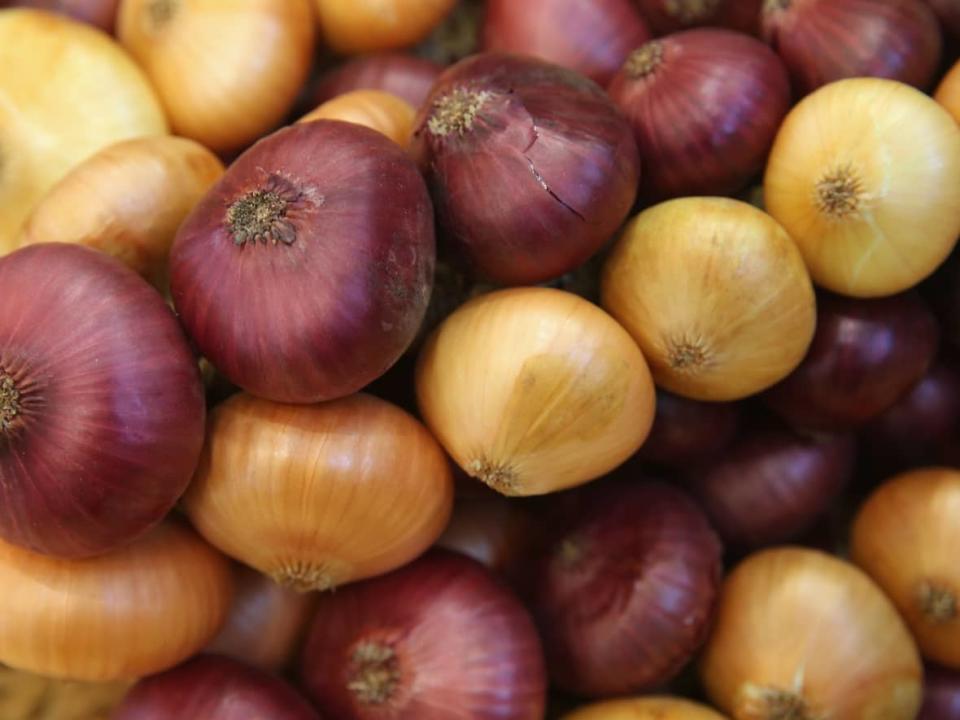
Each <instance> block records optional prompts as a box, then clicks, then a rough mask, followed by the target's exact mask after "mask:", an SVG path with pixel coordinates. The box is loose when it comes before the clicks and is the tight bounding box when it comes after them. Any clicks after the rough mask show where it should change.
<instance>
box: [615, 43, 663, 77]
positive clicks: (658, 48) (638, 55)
mask: <svg viewBox="0 0 960 720" xmlns="http://www.w3.org/2000/svg"><path fill="white" fill-rule="evenodd" d="M662 64H663V43H662V42H660V41H659V40H651V41H650V42H648V43H645V44H643V45H641V46H640V47H639V48H637V49H636V50H634V51H633V52H632V53H630V57H628V58H627V61H626V63H624V66H623V69H624V71H625V72H626V74H627V77H629V78H630V79H631V80H640V79H642V78H645V77H648V76H650V75H653V73H655V72H656V71H657V68H659V67H660V65H662Z"/></svg>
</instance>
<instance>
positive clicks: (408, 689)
mask: <svg viewBox="0 0 960 720" xmlns="http://www.w3.org/2000/svg"><path fill="white" fill-rule="evenodd" d="M300 675H301V677H302V681H303V685H304V687H305V688H306V689H307V692H308V693H309V695H310V696H311V698H312V699H313V700H314V702H315V703H316V705H317V707H319V708H320V710H321V712H323V713H325V714H326V715H328V716H329V717H332V718H339V719H340V720H361V719H366V718H371V719H373V718H383V717H390V718H395V719H396V720H421V719H423V718H428V717H437V718H440V717H457V718H464V719H467V718H470V719H474V718H475V719H476V720H494V719H496V720H541V718H543V716H544V705H545V701H546V676H545V675H546V674H545V672H544V668H543V654H542V649H541V647H540V641H539V639H538V638H537V633H536V629H535V628H534V626H533V623H532V621H531V620H530V616H529V615H528V614H527V611H526V609H525V608H524V607H523V605H521V603H520V601H519V600H517V599H516V597H514V596H513V595H512V594H511V593H510V591H509V590H507V589H506V588H505V587H504V586H503V585H501V584H500V583H499V582H498V581H497V580H495V579H494V578H493V576H492V575H490V573H489V572H488V571H486V570H485V569H484V568H483V567H482V566H481V565H480V564H479V563H477V562H476V561H474V560H472V559H470V558H467V557H465V556H463V555H459V554H457V553H452V552H448V551H443V550H433V551H431V552H430V553H428V554H426V555H424V556H423V557H421V558H420V559H418V560H417V561H415V562H413V563H411V564H410V565H407V566H406V567H403V568H401V569H399V570H396V571H394V572H393V573H390V574H389V575H384V576H382V577H379V578H374V579H373V580H368V581H366V582H363V583H358V584H356V585H350V586H348V587H345V588H342V589H341V590H339V591H337V592H336V593H335V594H328V595H324V596H322V597H321V599H320V603H319V606H318V608H317V613H316V616H315V618H314V622H313V627H312V629H311V631H310V634H309V638H308V640H307V646H306V648H305V649H304V652H303V657H302V660H301V668H300Z"/></svg>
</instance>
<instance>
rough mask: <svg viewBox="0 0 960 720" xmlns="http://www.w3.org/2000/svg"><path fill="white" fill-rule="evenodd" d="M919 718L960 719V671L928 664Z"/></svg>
mask: <svg viewBox="0 0 960 720" xmlns="http://www.w3.org/2000/svg"><path fill="white" fill-rule="evenodd" d="M923 681H924V687H923V707H922V708H920V714H919V715H917V720H960V672H957V671H956V670H947V669H945V668H941V667H935V666H933V665H927V667H926V668H925V669H924V673H923Z"/></svg>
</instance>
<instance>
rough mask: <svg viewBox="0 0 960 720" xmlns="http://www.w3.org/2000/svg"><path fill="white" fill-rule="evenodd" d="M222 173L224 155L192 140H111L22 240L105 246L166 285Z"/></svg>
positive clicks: (46, 205) (67, 182) (66, 182)
mask: <svg viewBox="0 0 960 720" xmlns="http://www.w3.org/2000/svg"><path fill="white" fill-rule="evenodd" d="M222 174H223V164H222V163H221V162H220V160H218V159H217V156H216V155H214V154H213V153H211V152H210V151H209V150H207V149H206V148H204V147H203V146H202V145H200V144H198V143H196V142H193V141H192V140H187V139H185V138H178V137H170V136H158V137H149V138H139V139H135V140H127V141H125V142H121V143H117V144H115V145H110V146H108V147H106V148H104V149H103V150H101V151H100V152H98V153H96V154H95V155H93V156H91V157H90V158H88V159H87V160H86V161H84V162H82V163H80V164H79V165H78V166H77V167H75V168H74V169H73V170H72V171H71V172H70V173H68V174H67V175H66V176H65V177H64V178H63V179H62V180H61V181H60V182H59V183H57V184H56V185H55V186H54V187H53V188H52V189H51V190H50V191H49V192H48V193H47V194H46V195H45V196H44V197H43V199H42V200H41V201H40V203H39V204H38V205H37V207H36V208H35V209H34V211H33V212H32V213H31V214H30V216H29V217H28V218H27V221H26V222H25V223H24V226H23V229H22V231H21V233H20V238H19V240H18V242H19V244H20V245H32V244H35V243H41V242H67V243H78V244H80V245H86V246H88V247H92V248H95V249H97V250H102V251H103V252H105V253H107V254H108V255H113V256H114V257H115V258H117V259H119V260H121V261H122V262H123V263H124V264H126V265H127V266H129V267H130V268H131V269H133V270H135V271H136V272H138V273H139V274H140V275H142V276H143V277H144V278H146V279H147V280H149V281H150V282H151V283H153V284H154V285H155V286H156V287H157V288H159V289H161V290H162V289H165V287H166V279H167V257H168V255H169V253H170V246H171V245H172V244H173V238H174V235H175V234H176V232H177V228H178V227H180V223H181V222H183V219H184V218H185V217H186V216H187V214H188V213H189V212H190V211H191V210H193V207H194V206H195V205H196V204H197V203H198V202H199V201H200V199H201V198H202V197H203V195H204V193H206V192H207V190H209V188H210V186H211V185H213V183H214V182H216V181H217V180H218V179H219V178H220V176H221V175H222Z"/></svg>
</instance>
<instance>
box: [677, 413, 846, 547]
mask: <svg viewBox="0 0 960 720" xmlns="http://www.w3.org/2000/svg"><path fill="white" fill-rule="evenodd" d="M855 449H856V444H855V443H854V441H853V438H852V437H850V436H847V435H819V436H804V435H799V434H797V433H794V432H791V431H790V430H786V429H770V430H765V431H761V432H756V433H750V434H747V435H745V436H744V437H743V438H741V439H740V440H739V441H738V442H736V443H735V444H734V445H733V446H732V447H731V448H730V449H729V450H727V452H725V453H724V454H723V455H722V456H720V457H719V458H718V459H717V460H715V461H713V462H712V463H710V465H709V466H707V467H705V468H704V469H703V470H701V471H700V472H698V473H695V474H694V476H693V478H692V485H693V489H694V491H695V492H696V494H697V496H698V497H699V498H700V501H701V503H702V504H703V506H704V507H705V508H706V510H707V514H708V515H709V516H710V519H711V520H713V525H714V527H716V528H717V530H719V532H720V535H721V537H723V539H724V541H725V542H727V543H729V544H730V545H732V546H735V547H737V548H740V549H749V550H752V549H755V548H760V547H763V546H766V545H775V544H778V543H783V542H787V541H788V540H793V539H795V538H797V537H798V536H800V535H801V534H802V533H804V532H806V531H807V530H809V529H811V528H812V527H813V526H814V525H815V523H816V521H817V520H818V519H819V518H820V517H822V516H823V514H824V513H825V512H826V511H827V510H828V509H829V508H830V506H831V504H832V503H833V502H834V500H836V498H837V496H838V495H839V494H840V492H841V491H842V490H843V488H844V487H845V486H846V484H847V482H848V481H849V479H850V476H851V474H852V472H853V464H854V458H855V456H856V452H855Z"/></svg>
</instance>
